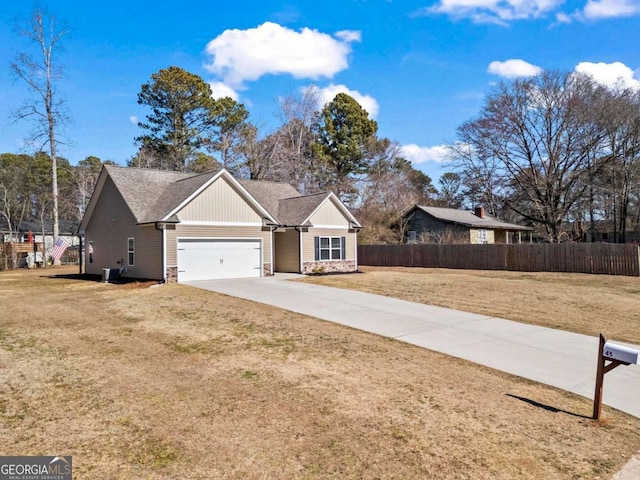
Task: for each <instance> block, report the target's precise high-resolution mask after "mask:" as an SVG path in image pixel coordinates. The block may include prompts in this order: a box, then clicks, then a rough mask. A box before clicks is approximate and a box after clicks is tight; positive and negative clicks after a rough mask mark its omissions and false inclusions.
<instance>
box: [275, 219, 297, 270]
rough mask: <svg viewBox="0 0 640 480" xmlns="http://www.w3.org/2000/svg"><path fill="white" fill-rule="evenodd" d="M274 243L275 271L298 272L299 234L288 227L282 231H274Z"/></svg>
mask: <svg viewBox="0 0 640 480" xmlns="http://www.w3.org/2000/svg"><path fill="white" fill-rule="evenodd" d="M274 243H275V246H274V247H275V267H274V268H275V271H276V272H288V273H299V272H300V256H299V250H300V234H299V233H298V231H297V230H295V229H293V228H290V229H287V230H285V231H283V232H278V231H276V232H275V233H274Z"/></svg>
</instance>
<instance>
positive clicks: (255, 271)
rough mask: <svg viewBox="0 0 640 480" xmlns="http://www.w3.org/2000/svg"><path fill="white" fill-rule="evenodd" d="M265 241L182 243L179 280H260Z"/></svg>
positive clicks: (188, 241)
mask: <svg viewBox="0 0 640 480" xmlns="http://www.w3.org/2000/svg"><path fill="white" fill-rule="evenodd" d="M261 258H262V249H261V242H260V240H257V239H248V240H229V239H224V240H216V239H183V240H178V281H179V282H187V281H194V280H208V279H223V278H244V277H259V276H261V273H262V263H261Z"/></svg>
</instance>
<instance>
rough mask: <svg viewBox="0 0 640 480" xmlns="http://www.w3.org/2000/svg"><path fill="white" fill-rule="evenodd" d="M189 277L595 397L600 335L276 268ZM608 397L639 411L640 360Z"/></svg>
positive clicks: (617, 379) (610, 386)
mask: <svg viewBox="0 0 640 480" xmlns="http://www.w3.org/2000/svg"><path fill="white" fill-rule="evenodd" d="M284 278H286V277H284ZM187 284H188V285H191V286H193V287H197V288H202V289H206V290H211V291H214V292H218V293H223V294H226V295H231V296H234V297H239V298H244V299H246V300H251V301H254V302H259V303H265V304H268V305H273V306H275V307H279V308H283V309H285V310H290V311H292V312H296V313H301V314H304V315H309V316H312V317H315V318H319V319H322V320H327V321H330V322H334V323H339V324H341V325H346V326H348V327H351V328H355V329H358V330H364V331H367V332H371V333H375V334H378V335H382V336H385V337H390V338H394V339H397V340H400V341H403V342H406V343H410V344H412V345H417V346H420V347H424V348H427V349H429V350H434V351H437V352H441V353H446V354H448V355H452V356H454V357H459V358H463V359H465V360H469V361H472V362H475V363H478V364H481V365H485V366H488V367H491V368H495V369H497V370H501V371H503V372H508V373H511V374H514V375H518V376H520V377H523V378H527V379H529V380H534V381H536V382H541V383H544V384H547V385H551V386H553V387H557V388H560V389H563V390H567V391H569V392H573V393H576V394H578V395H582V396H584V397H588V398H593V393H594V388H595V374H596V360H597V352H598V339H597V338H596V337H590V336H587V335H581V334H577V333H569V332H565V331H562V330H554V329H550V328H545V327H537V326H533V325H527V324H523V323H518V322H513V321H511V320H504V319H500V318H495V317H489V316H486V315H478V314H474V313H467V312H460V311H457V310H451V309H448V308H442V307H435V306H430V305H423V304H419V303H413V302H407V301H404V300H398V299H395V298H390V297H385V296H381V295H373V294H369V293H363V292H357V291H353V290H346V289H339V288H332V287H323V286H319V285H311V284H308V283H300V282H291V281H284V280H283V277H280V278H278V277H277V276H276V277H266V278H248V279H231V280H202V281H197V282H189V283H187ZM605 333H606V332H605ZM612 340H613V339H612ZM624 345H627V346H630V347H632V348H636V349H640V347H638V346H634V345H629V344H624ZM603 402H604V403H605V404H607V405H609V406H612V407H614V408H617V409H619V410H622V411H624V412H627V413H630V414H632V415H634V416H636V417H640V365H631V366H621V367H618V368H616V369H615V370H612V371H611V372H609V373H607V375H606V376H605V380H604V398H603Z"/></svg>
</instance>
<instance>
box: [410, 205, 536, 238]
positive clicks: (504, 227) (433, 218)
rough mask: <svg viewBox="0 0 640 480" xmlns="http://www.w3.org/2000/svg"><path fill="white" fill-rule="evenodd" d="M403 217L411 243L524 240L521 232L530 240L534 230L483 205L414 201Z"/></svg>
mask: <svg viewBox="0 0 640 480" xmlns="http://www.w3.org/2000/svg"><path fill="white" fill-rule="evenodd" d="M402 218H403V220H404V221H405V222H406V231H407V242H408V243H418V242H424V243H442V244H446V243H471V244H481V243H521V242H522V232H529V240H531V232H532V231H533V229H532V228H530V227H525V226H522V225H517V224H514V223H507V222H503V221H502V220H499V219H497V218H496V217H494V216H491V215H488V214H486V213H485V211H484V208H483V207H477V208H476V209H475V210H474V211H468V210H457V209H454V208H440V207H426V206H423V205H414V206H413V207H412V208H411V209H409V211H407V212H406V213H405V214H404V215H403V217H402Z"/></svg>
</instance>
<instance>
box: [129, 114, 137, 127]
mask: <svg viewBox="0 0 640 480" xmlns="http://www.w3.org/2000/svg"><path fill="white" fill-rule="evenodd" d="M129 121H130V122H131V123H133V124H134V125H135V126H138V117H136V116H135V115H131V116H130V117H129Z"/></svg>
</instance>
